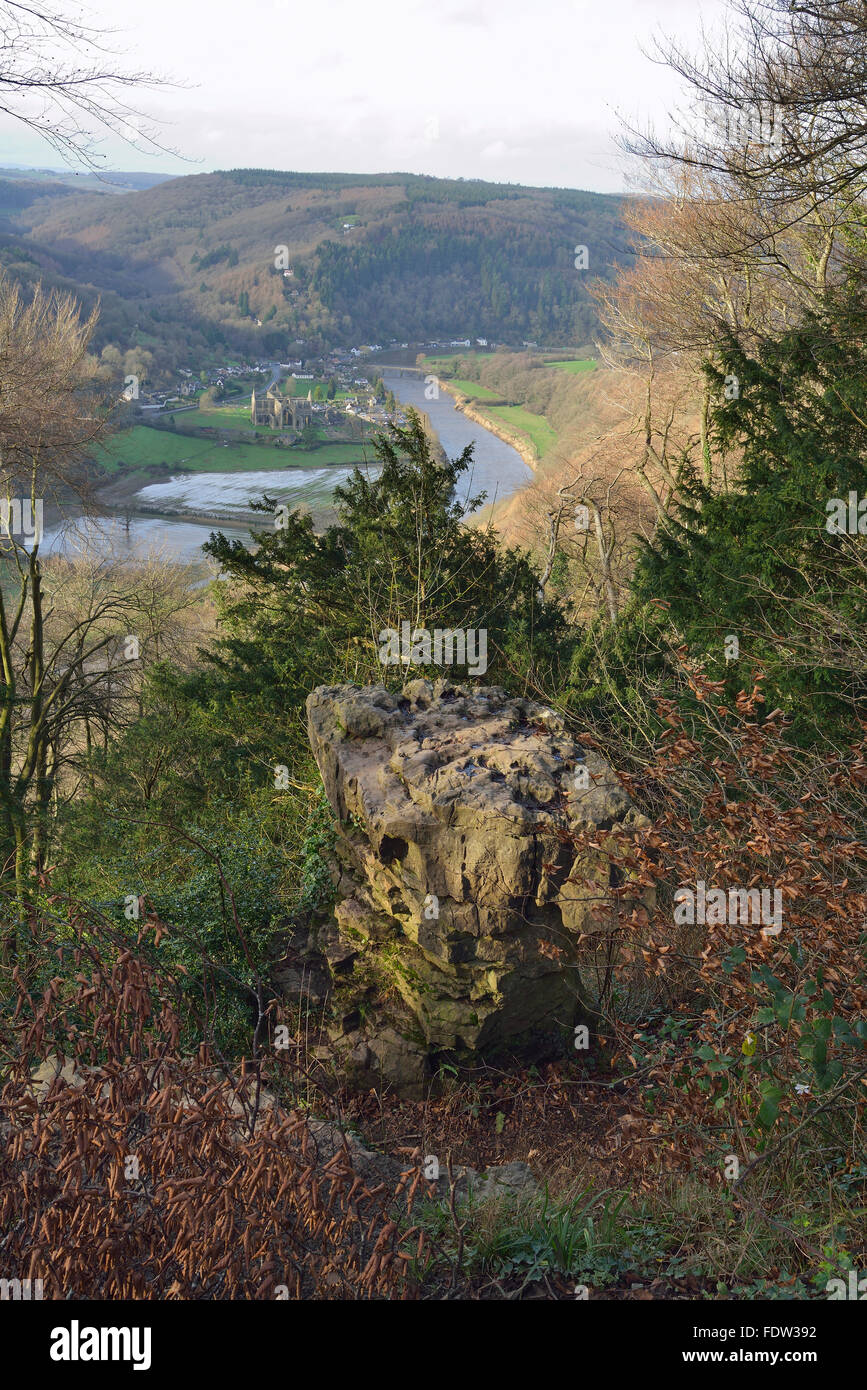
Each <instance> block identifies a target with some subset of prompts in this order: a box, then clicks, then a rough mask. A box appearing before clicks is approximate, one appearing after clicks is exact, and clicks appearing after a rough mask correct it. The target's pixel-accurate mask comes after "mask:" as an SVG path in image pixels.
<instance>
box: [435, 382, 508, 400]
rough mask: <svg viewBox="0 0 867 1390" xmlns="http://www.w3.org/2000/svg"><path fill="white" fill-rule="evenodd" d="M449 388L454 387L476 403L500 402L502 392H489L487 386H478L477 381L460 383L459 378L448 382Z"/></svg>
mask: <svg viewBox="0 0 867 1390" xmlns="http://www.w3.org/2000/svg"><path fill="white" fill-rule="evenodd" d="M448 384H449V386H456V387H457V389H458V390H459V391H463V393H464V395H465V396H469V397H470V398H471V399H473V400H478V401H501V400H502V399H503V393H502V391H491V390H489V388H488V387H487V386H480V385H479V383H478V382H477V381H462V380H461V379H460V377H455V378H454V379H453V380H451V381H449V383H448Z"/></svg>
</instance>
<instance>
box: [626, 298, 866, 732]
mask: <svg viewBox="0 0 867 1390" xmlns="http://www.w3.org/2000/svg"><path fill="white" fill-rule="evenodd" d="M865 330H867V300H865V290H864V287H863V286H862V285H861V284H860V283H852V284H850V285H848V286H847V287H846V288H845V289H843V290H841V291H839V292H837V293H834V294H832V295H830V296H829V298H828V301H827V304H826V307H825V309H824V310H823V312H822V313H821V314H813V315H808V316H807V317H806V318H805V319H804V321H803V322H802V324H800V325H799V326H798V327H797V328H795V329H792V330H791V331H789V332H788V333H786V334H784V335H782V336H781V337H779V338H778V339H770V340H768V341H766V342H765V343H764V344H763V346H762V348H761V350H760V352H759V353H758V354H757V355H756V356H752V355H750V354H748V353H747V352H746V351H745V350H744V349H743V348H742V347H741V346H740V344H739V343H738V342H737V341H735V340H732V339H730V340H728V341H727V342H726V343H725V344H724V346H723V349H722V351H721V355H720V365H719V366H718V367H716V366H714V367H710V366H709V367H708V368H707V375H708V378H709V379H710V381H711V382H712V383H713V385H714V386H715V388H717V390H718V393H719V397H720V398H721V399H720V403H718V404H717V406H716V408H715V410H714V412H713V425H714V430H715V434H716V437H717V440H718V442H719V444H720V446H721V447H722V449H723V450H724V451H731V450H733V449H735V448H737V449H738V450H740V451H742V464H741V466H740V468H739V469H738V470H737V472H736V476H735V477H734V479H733V480H732V481H731V483H730V485H729V486H728V487H727V488H725V489H723V490H711V489H709V488H708V487H707V486H706V485H705V483H704V482H703V481H702V480H701V478H700V477H699V475H698V472H697V470H696V468H695V467H694V465H693V464H692V462H691V460H689V459H686V460H684V463H683V470H682V481H683V493H684V496H685V501H684V502H683V503H682V504H681V505H680V506H679V507H678V508H677V509H676V510H675V513H674V516H673V519H672V522H671V525H670V526H669V527H667V528H664V529H661V530H660V531H659V533H658V536H657V538H656V541H655V543H654V544H653V545H652V546H648V547H645V549H644V552H643V554H642V555H641V558H640V562H639V565H638V569H637V573H636V579H635V592H636V594H637V596H638V597H639V599H642V600H649V599H662V600H664V601H665V602H666V603H667V604H669V605H670V607H669V610H668V611H669V616H670V618H671V620H672V622H673V623H674V625H675V627H676V628H677V630H678V632H679V633H681V634H682V635H683V638H684V640H685V641H686V642H687V643H688V644H689V646H690V649H691V651H692V652H694V653H698V654H701V655H702V656H703V657H705V658H706V659H707V663H708V668H709V670H710V671H711V672H714V671H715V672H716V673H717V674H718V675H725V674H726V669H727V667H726V660H725V653H724V642H725V638H726V637H727V636H728V635H730V634H731V635H734V636H736V637H738V640H739V643H740V656H741V664H740V666H738V665H737V664H736V663H732V669H731V670H730V680H731V682H732V685H733V687H734V689H737V688H738V687H739V685H740V684H742V683H743V681H744V679H745V678H746V677H745V670H746V668H745V666H744V664H743V663H744V661H745V660H746V661H747V662H749V663H750V664H751V665H755V664H756V663H758V664H760V665H761V666H762V667H763V668H764V669H766V670H767V672H768V677H769V689H770V690H771V692H772V693H773V695H774V697H775V698H776V699H777V701H778V702H780V703H783V704H784V705H785V706H786V707H788V708H791V709H793V710H795V711H796V712H797V713H798V716H799V720H800V722H801V723H802V725H805V726H806V725H814V726H820V725H821V724H822V723H823V721H828V720H833V719H836V718H838V717H841V716H843V715H844V714H845V712H846V710H847V709H850V708H851V705H852V703H853V702H857V701H858V700H859V699H861V698H863V696H864V693H865V687H864V676H863V660H862V659H861V658H860V657H859V656H858V652H857V651H855V650H853V635H854V634H855V632H856V631H857V629H858V628H859V627H861V628H863V624H864V622H865V619H867V594H865V583H864V575H865V571H864V551H863V544H864V543H863V541H860V540H859V539H858V538H857V537H850V536H847V535H834V534H830V533H829V531H828V530H827V529H826V521H827V518H828V509H827V506H828V502H829V500H830V499H832V498H843V499H845V498H847V497H848V494H849V492H850V491H854V492H856V493H857V494H858V496H860V497H862V498H863V497H864V496H865V495H867V425H865V421H867V378H865V374H864V340H865ZM733 378H734V379H735V381H736V385H737V392H738V394H737V395H736V396H735V397H734V398H733V399H731V400H725V399H724V385H725V382H726V381H727V380H728V382H729V383H730V392H731V385H732V379H733ZM859 668H860V669H859Z"/></svg>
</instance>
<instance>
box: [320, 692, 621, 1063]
mask: <svg viewBox="0 0 867 1390" xmlns="http://www.w3.org/2000/svg"><path fill="white" fill-rule="evenodd" d="M307 714H308V731H309V737H310V743H311V747H312V749H313V752H314V754H315V757H316V761H317V763H318V765H319V769H320V771H321V774H322V779H323V782H324V785H325V789H326V792H327V794H328V798H329V801H330V802H331V805H332V807H333V809H334V812H335V816H336V819H337V823H338V828H339V839H338V856H339V860H340V863H341V868H342V872H341V876H340V896H341V900H340V902H339V903H338V905H337V908H336V913H335V917H336V929H335V931H334V932H333V935H332V937H331V939H330V940H326V942H325V943H324V948H325V954H326V955H327V957H328V959H329V961H330V963H331V969H332V972H333V980H334V1001H335V1011H336V1015H337V1018H338V1023H337V1026H336V1028H335V1030H334V1036H335V1039H336V1041H338V1043H339V1044H340V1045H342V1046H343V1047H344V1051H345V1054H346V1057H347V1060H348V1063H349V1065H350V1066H351V1064H352V1060H353V1059H355V1060H356V1061H357V1062H358V1064H359V1065H360V1066H362V1065H364V1064H366V1062H370V1064H371V1065H372V1066H373V1067H374V1069H375V1068H376V1067H377V1066H379V1067H380V1068H381V1069H382V1071H383V1073H384V1074H385V1075H386V1076H388V1075H390V1074H391V1069H392V1066H393V1065H396V1066H397V1067H398V1069H399V1071H400V1082H399V1084H400V1085H401V1088H402V1089H404V1090H407V1089H411V1088H412V1086H413V1084H414V1082H413V1079H412V1078H413V1075H415V1078H416V1081H417V1082H418V1081H419V1078H420V1073H419V1071H418V1067H419V1065H420V1063H419V1058H421V1059H424V1057H425V1055H430V1054H432V1053H433V1054H435V1053H438V1052H444V1053H447V1054H457V1055H466V1054H468V1053H476V1052H480V1051H487V1050H490V1049H493V1048H497V1047H500V1046H503V1045H510V1046H514V1045H516V1044H518V1043H520V1042H521V1041H522V1040H526V1039H529V1038H531V1037H532V1036H536V1037H538V1036H540V1035H542V1034H546V1035H551V1034H552V1033H559V1034H563V1033H564V1032H565V1033H567V1034H568V1033H571V1031H572V1029H573V1027H574V1023H575V1020H576V1019H579V1018H581V1017H584V1016H585V1014H586V1013H587V1012H588V1011H590V1010H592V1008H593V1006H594V1004H595V1003H596V1002H597V998H598V993H599V988H600V972H601V970H602V969H604V968H605V965H607V962H608V952H607V950H606V951H605V952H603V953H602V954H603V955H604V957H605V962H604V964H602V965H601V964H600V952H599V950H598V949H597V947H598V944H599V942H600V940H601V939H602V938H601V937H600V933H602V934H603V936H604V937H605V939H606V940H607V939H608V933H609V931H610V927H611V922H612V912H613V903H612V894H611V884H612V883H619V882H623V873H622V870H621V869H620V868H618V861H621V863H622V859H623V845H622V843H619V842H618V843H615V840H614V837H611V843H610V844H608V843H607V836H606V834H605V833H604V832H610V831H611V829H612V827H614V826H615V825H619V826H623V827H635V826H637V825H638V824H639V823H641V822H642V818H641V817H640V816H639V814H638V813H637V812H636V810H635V808H634V807H633V806H632V804H631V802H630V800H629V798H628V796H627V795H626V793H625V791H624V789H623V787H622V786H621V784H620V782H619V781H618V780H617V778H616V777H615V776H614V774H613V773H612V771H611V769H610V768H609V767H608V765H607V764H606V763H605V762H604V760H603V759H602V758H601V757H600V756H599V755H598V754H596V753H594V752H591V751H588V750H585V749H584V748H583V747H582V746H581V745H580V744H579V743H577V742H576V741H575V740H574V739H573V738H572V737H571V736H570V735H569V734H568V733H567V732H566V730H565V727H564V724H563V721H562V719H561V718H560V717H559V716H558V715H557V714H555V713H554V712H553V711H551V710H549V709H546V708H545V707H544V706H541V705H539V704H536V703H534V702H533V701H531V700H526V699H513V698H510V697H509V696H508V695H507V694H506V693H505V692H504V691H502V690H500V689H497V688H467V687H462V686H455V685H451V684H450V683H449V682H448V681H445V680H439V681H437V682H436V683H435V684H432V683H431V682H429V681H424V680H418V681H412V682H411V683H410V684H409V685H407V686H406V687H405V688H404V690H403V693H402V694H400V695H396V694H393V693H390V692H389V691H387V690H385V689H384V688H383V687H380V686H373V687H365V688H360V687H358V686H351V685H340V686H320V687H319V688H318V689H317V690H315V691H314V692H313V693H312V695H310V697H309V699H308V701H307ZM582 831H594V832H598V831H601V832H603V834H602V836H601V845H600V844H598V843H597V844H588V843H582V834H581V832H582ZM596 838H597V840H598V839H599V836H598V835H597V836H596ZM628 906H629V905H628V904H627V910H628ZM379 1024H382V1025H383V1026H384V1027H385V1030H386V1031H385V1034H384V1042H383V1041H382V1040H381V1039H380V1041H379V1042H377V1036H376V1035H377V1027H378V1025H379ZM396 1037H397V1038H398V1039H399V1038H400V1037H403V1038H404V1039H405V1045H406V1048H408V1049H411V1052H410V1060H408V1057H407V1055H406V1053H401V1051H400V1048H399V1047H398V1045H397V1043H396V1042H395V1038H396ZM412 1050H414V1051H412ZM371 1052H372V1056H371V1055H370V1054H371ZM413 1059H414V1061H413ZM413 1065H415V1068H416V1071H415V1073H413Z"/></svg>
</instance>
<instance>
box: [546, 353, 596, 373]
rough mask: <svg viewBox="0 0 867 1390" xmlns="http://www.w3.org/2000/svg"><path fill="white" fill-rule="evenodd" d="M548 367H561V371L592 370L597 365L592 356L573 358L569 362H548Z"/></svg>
mask: <svg viewBox="0 0 867 1390" xmlns="http://www.w3.org/2000/svg"><path fill="white" fill-rule="evenodd" d="M545 366H546V367H559V369H560V371H561V372H573V373H574V372H592V371H593V369H594V367H595V366H596V363H595V361H594V360H593V358H592V357H585V358H582V359H572V360H571V361H568V362H546V363H545Z"/></svg>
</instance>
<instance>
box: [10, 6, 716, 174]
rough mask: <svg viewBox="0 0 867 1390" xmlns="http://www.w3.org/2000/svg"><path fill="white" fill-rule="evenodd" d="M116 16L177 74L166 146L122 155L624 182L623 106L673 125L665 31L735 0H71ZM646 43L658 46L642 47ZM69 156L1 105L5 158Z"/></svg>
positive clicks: (135, 161) (123, 51) (695, 22)
mask: <svg viewBox="0 0 867 1390" xmlns="http://www.w3.org/2000/svg"><path fill="white" fill-rule="evenodd" d="M57 8H62V9H66V10H67V11H68V12H70V13H76V14H82V15H83V17H84V18H86V19H87V20H88V21H89V22H90V23H92V24H95V25H97V26H98V27H100V28H104V29H106V30H111V31H112V32H111V33H110V34H109V35H108V37H107V38H106V39H105V40H104V43H105V46H106V47H107V48H108V49H110V50H111V53H112V54H113V55H114V56H113V58H112V62H113V63H114V65H115V66H116V67H119V68H123V69H127V70H129V69H136V70H144V71H147V72H150V73H154V74H157V75H159V76H161V77H163V78H165V79H166V80H167V82H168V83H169V84H171V85H166V86H162V87H157V88H154V89H150V90H146V91H144V92H142V93H140V94H139V96H138V97H137V98H136V100H137V104H138V105H139V107H140V109H141V110H143V111H145V112H147V114H148V116H149V118H150V123H151V127H152V128H153V129H154V130H155V131H156V132H157V135H158V139H159V141H160V143H161V144H162V145H163V146H164V147H166V148H168V149H170V150H172V151H175V152H176V153H173V154H169V153H166V154H160V155H157V154H155V153H154V152H153V151H151V150H147V149H136V148H134V147H130V146H128V145H126V144H124V142H123V141H122V140H120V139H117V138H114V137H106V138H105V139H104V140H103V142H102V144H101V145H100V146H99V149H100V153H101V156H103V158H102V159H101V161H100V162H101V164H102V165H104V167H106V168H108V169H123V170H130V169H135V170H142V169H146V170H152V171H155V172H161V173H166V174H193V173H203V172H208V171H210V170H212V169H227V168H238V167H256V168H272V169H292V170H306V171H325V170H327V171H336V170H339V171H346V172H352V173H377V172H387V171H396V170H400V171H409V172H412V173H423V174H434V175H439V176H444V177H451V178H457V177H463V178H485V179H492V180H495V181H498V182H512V183H525V184H535V185H554V186H561V187H571V188H587V189H594V190H597V191H599V192H619V191H621V190H623V189H624V188H625V187H627V186H628V184H629V169H628V166H627V165H626V163H625V161H624V159H623V157H622V156H621V155H620V154H619V152H618V150H617V147H616V144H615V135H616V132H617V131H618V129H619V128H620V121H621V119H626V120H627V121H629V122H637V123H638V124H640V125H644V124H646V123H647V122H648V121H652V122H655V123H656V125H657V126H660V125H664V124H665V119H666V113H667V111H669V110H670V109H671V108H672V106H673V105H674V104H676V102H677V99H678V92H679V87H678V85H677V82H676V79H675V78H674V77H673V76H672V74H670V73H669V72H668V71H667V70H666V69H665V68H664V67H663V66H661V65H659V64H658V63H654V62H653V61H652V60H651V59H650V57H648V56H646V50H647V49H648V47H649V46H650V44H651V42H652V40H653V37H654V35H666V34H667V35H669V36H673V37H675V38H677V39H678V41H680V42H681V43H685V44H686V45H687V46H688V47H695V46H696V44H697V41H698V38H699V32H700V25H701V23H704V24H705V26H706V27H709V28H711V29H713V28H714V27H715V26H719V25H720V24H721V23H722V22H723V21H722V16H723V15H724V12H725V5H724V3H723V0H315V2H314V0H244V3H243V4H238V3H237V2H236V0H232V3H231V4H230V3H228V0H148V3H147V4H146V5H124V6H119V5H118V4H117V0H89V3H88V5H87V6H82V5H79V4H77V3H72V2H71V0H59V3H58V5H57ZM642 50H645V51H642ZM2 163H6V164H12V163H14V164H19V165H20V164H26V165H34V166H39V167H57V165H58V163H59V160H58V157H57V155H56V154H55V153H54V152H53V151H52V150H51V148H50V146H49V145H48V144H47V143H46V142H45V141H44V140H42V139H40V138H39V137H37V136H35V135H33V134H32V133H30V132H28V131H27V130H26V129H25V128H24V127H23V126H22V125H21V124H20V123H19V122H16V121H15V120H14V119H13V118H11V117H9V116H5V115H3V116H0V164H2Z"/></svg>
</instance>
